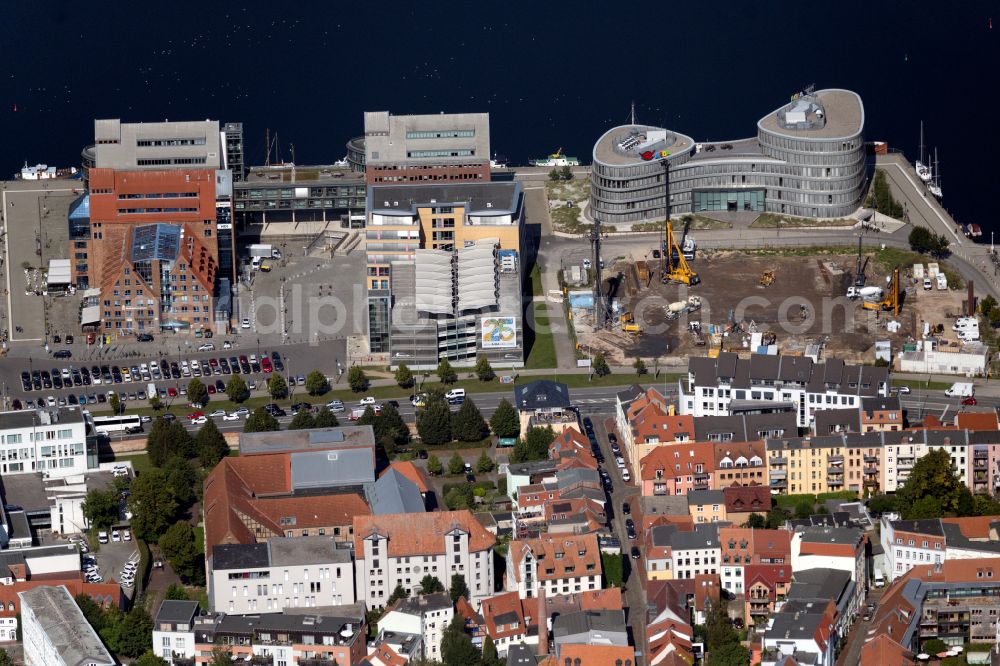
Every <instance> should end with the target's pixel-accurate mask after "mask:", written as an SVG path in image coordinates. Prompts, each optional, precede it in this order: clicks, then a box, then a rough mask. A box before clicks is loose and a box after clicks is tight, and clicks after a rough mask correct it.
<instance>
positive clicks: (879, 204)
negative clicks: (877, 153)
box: [868, 169, 906, 220]
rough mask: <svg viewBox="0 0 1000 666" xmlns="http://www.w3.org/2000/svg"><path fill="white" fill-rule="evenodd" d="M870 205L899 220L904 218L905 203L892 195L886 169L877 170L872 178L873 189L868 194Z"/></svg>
mask: <svg viewBox="0 0 1000 666" xmlns="http://www.w3.org/2000/svg"><path fill="white" fill-rule="evenodd" d="M868 205H869V206H871V207H872V208H874V209H875V210H877V211H878V212H880V213H882V214H883V215H888V216H889V217H892V218H896V219H897V220H901V219H903V217H904V216H905V214H906V211H905V210H904V209H903V204H901V203H899V202H898V201H896V200H895V199H894V198H893V197H892V191H891V190H890V189H889V180H888V178H886V175H885V170H884V169H876V170H875V176H874V178H872V189H871V192H870V193H869V196H868Z"/></svg>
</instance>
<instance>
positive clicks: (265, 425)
mask: <svg viewBox="0 0 1000 666" xmlns="http://www.w3.org/2000/svg"><path fill="white" fill-rule="evenodd" d="M278 430H281V425H280V424H279V423H278V419H276V418H274V417H273V416H271V415H270V414H269V413H268V412H267V410H265V409H264V408H263V407H258V408H257V409H255V410H254V411H253V413H252V414H250V416H249V417H247V420H246V422H245V423H244V424H243V432H275V431H278Z"/></svg>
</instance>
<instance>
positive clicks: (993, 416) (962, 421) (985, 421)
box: [955, 409, 1000, 430]
mask: <svg viewBox="0 0 1000 666" xmlns="http://www.w3.org/2000/svg"><path fill="white" fill-rule="evenodd" d="M955 425H956V426H958V427H959V428H968V429H969V430H1000V422H998V420H997V413H996V411H995V410H992V409H991V410H990V411H988V412H959V413H958V414H956V415H955Z"/></svg>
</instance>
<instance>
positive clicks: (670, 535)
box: [644, 523, 720, 580]
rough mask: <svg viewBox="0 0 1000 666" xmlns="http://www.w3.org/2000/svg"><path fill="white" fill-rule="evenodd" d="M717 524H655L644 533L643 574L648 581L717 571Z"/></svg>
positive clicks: (718, 553)
mask: <svg viewBox="0 0 1000 666" xmlns="http://www.w3.org/2000/svg"><path fill="white" fill-rule="evenodd" d="M719 527H720V526H719V524H718V523H707V524H701V525H695V526H694V528H693V529H691V530H682V529H679V527H678V526H677V525H673V524H668V525H658V526H656V527H654V528H652V529H651V530H648V531H647V532H646V533H645V535H644V540H645V546H646V548H645V550H646V562H645V564H646V577H647V578H648V579H651V580H669V579H678V578H695V577H697V576H700V575H702V574H718V573H719V560H720V549H719Z"/></svg>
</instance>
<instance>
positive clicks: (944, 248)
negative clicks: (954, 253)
mask: <svg viewBox="0 0 1000 666" xmlns="http://www.w3.org/2000/svg"><path fill="white" fill-rule="evenodd" d="M909 242H910V249H911V250H913V251H914V252H920V253H921V254H930V255H932V256H935V257H943V256H945V255H947V254H948V245H949V243H948V239H947V238H946V237H945V235H944V234H935V233H934V232H933V231H931V230H930V229H928V228H927V227H920V226H915V227H913V229H912V230H911V231H910V236H909Z"/></svg>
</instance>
